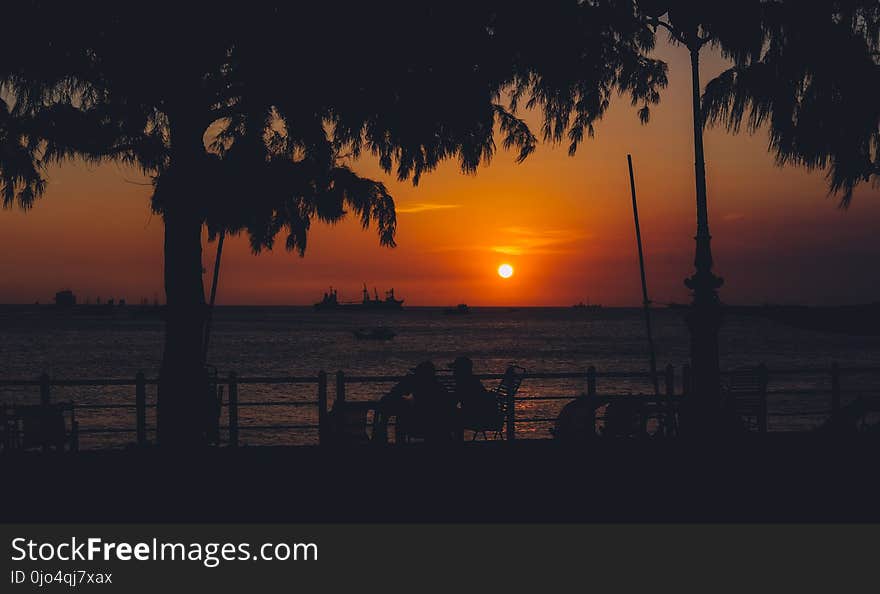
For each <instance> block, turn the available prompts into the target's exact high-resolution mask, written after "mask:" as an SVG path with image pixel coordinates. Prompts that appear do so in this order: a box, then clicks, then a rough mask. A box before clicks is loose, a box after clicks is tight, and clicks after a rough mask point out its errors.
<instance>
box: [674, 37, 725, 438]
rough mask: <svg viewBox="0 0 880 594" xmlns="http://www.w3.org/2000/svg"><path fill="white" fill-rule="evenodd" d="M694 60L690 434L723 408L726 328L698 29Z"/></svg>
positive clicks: (691, 45) (691, 46)
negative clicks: (721, 354) (716, 266)
mask: <svg viewBox="0 0 880 594" xmlns="http://www.w3.org/2000/svg"><path fill="white" fill-rule="evenodd" d="M684 39H685V40H686V44H685V45H686V47H687V48H688V51H689V53H690V58H691V79H692V82H693V120H694V122H693V123H694V173H695V180H696V194H697V235H696V237H695V240H696V253H695V256H694V274H693V275H692V276H690V277H689V278H687V279H685V281H684V284H685V286H687V288H688V289H690V290H691V294H692V296H693V301H692V303H691V307H690V310H689V311H688V314H687V318H686V320H687V325H688V329H689V331H690V338H691V369H692V372H693V374H692V385H691V386H690V392H689V393H690V394H692V397H691V402H689V403H687V406H686V411H685V422H684V423H683V425H685V427H684V429H685V430H686V431H688V432H690V433H693V432H695V431H701V430H711V427H710V425H711V424H712V423H711V421H712V419H713V418H714V417H715V416H716V415H717V413H718V412H719V410H720V392H721V373H720V367H719V361H718V333H719V330H720V328H721V302H720V301H719V299H718V289H719V288H720V287H721V285H722V284H723V283H724V280H723V279H721V278H720V277H718V276H715V274H714V273H713V272H712V246H711V241H712V236H711V235H710V234H709V211H708V206H707V201H706V160H705V154H704V151H703V111H702V106H701V103H700V96H701V89H702V87H701V86H700V49H701V48H702V47H703V45H705V44H706V43H707V42H708V39H706V38H701V37H699V35H698V34H697V32H696V31H693V32H691V33H689V34H688V35H686V36H685V37H684Z"/></svg>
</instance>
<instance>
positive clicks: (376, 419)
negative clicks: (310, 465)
mask: <svg viewBox="0 0 880 594" xmlns="http://www.w3.org/2000/svg"><path fill="white" fill-rule="evenodd" d="M370 413H372V415H370ZM371 417H372V418H371ZM385 422H386V419H385V417H384V415H382V414H381V412H380V411H379V403H378V402H372V401H370V402H344V403H341V405H339V406H337V405H334V406H333V408H332V409H331V411H330V414H329V423H330V436H331V439H332V441H333V442H334V443H338V444H347V445H358V444H367V443H381V442H384V437H383V436H385V435H386V432H385V431H382V429H384V426H383V425H382V424H383V423H385ZM368 430H369V431H368Z"/></svg>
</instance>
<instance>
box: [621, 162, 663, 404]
mask: <svg viewBox="0 0 880 594" xmlns="http://www.w3.org/2000/svg"><path fill="white" fill-rule="evenodd" d="M626 162H627V164H628V165H629V187H630V190H631V192H632V203H633V220H634V221H635V224H636V244H638V246H639V270H640V272H641V274H642V305H643V306H644V308H645V330H647V332H648V353H649V356H650V358H651V381H652V382H653V384H654V396H656V397H658V398H659V397H660V384H659V380H658V378H657V357H656V355H655V354H654V335H653V334H652V332H651V301H650V300H649V299H648V283H647V282H646V281H645V255H644V253H643V252H642V230H641V228H640V227H639V206H638V204H637V203H636V180H635V176H634V175H633V162H632V155H627V156H626Z"/></svg>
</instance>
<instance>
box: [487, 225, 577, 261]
mask: <svg viewBox="0 0 880 594" xmlns="http://www.w3.org/2000/svg"><path fill="white" fill-rule="evenodd" d="M500 231H501V233H502V234H506V235H507V236H508V238H507V239H508V241H506V242H505V243H503V244H499V245H493V246H491V247H490V249H491V250H492V251H493V252H496V253H498V254H506V255H508V256H520V255H523V254H529V255H542V254H563V253H567V252H571V251H572V249H571V248H566V247H564V246H566V245H567V244H571V243H574V242H576V241H578V240H582V239H588V238H589V237H590V236H589V235H588V234H586V233H582V232H580V231H574V230H572V229H529V228H526V227H505V228H502V229H500Z"/></svg>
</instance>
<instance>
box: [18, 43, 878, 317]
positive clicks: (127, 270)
mask: <svg viewBox="0 0 880 594" xmlns="http://www.w3.org/2000/svg"><path fill="white" fill-rule="evenodd" d="M657 53H658V56H659V57H661V58H662V59H665V60H667V62H669V65H670V72H669V78H670V86H669V88H668V89H667V90H666V92H665V93H664V95H663V101H662V103H661V105H660V106H658V107H656V108H655V109H654V111H653V114H652V120H651V123H650V124H649V125H648V126H641V125H640V124H639V123H638V118H637V117H636V114H635V111H634V110H633V109H632V108H631V107H630V106H629V104H628V101H627V100H626V99H625V98H624V99H622V100H619V101H617V102H616V103H615V104H614V105H613V106H612V108H611V110H610V112H609V114H608V115H607V117H606V118H605V120H604V121H602V122H600V123H599V125H598V127H597V136H596V138H594V139H592V140H588V141H586V142H585V143H584V144H583V145H582V146H581V147H580V149H579V150H578V154H577V156H576V157H573V158H571V157H568V156H567V153H566V147H564V146H560V147H554V146H549V145H541V146H540V147H539V149H538V151H536V153H535V154H533V155H532V156H531V157H529V159H528V160H527V161H526V162H525V163H523V164H520V165H517V164H516V163H515V161H514V156H515V155H513V154H511V153H507V152H504V151H501V150H499V152H498V154H497V155H496V157H495V159H494V160H493V162H492V163H491V165H489V166H488V167H483V168H481V169H480V170H479V172H478V173H477V174H476V175H463V174H461V173H460V172H459V171H458V169H457V167H456V164H455V163H454V162H449V163H445V164H444V165H443V166H441V167H440V168H439V169H438V170H437V171H435V172H433V173H430V174H428V175H426V176H425V177H423V179H422V180H421V182H420V184H419V186H418V187H413V186H412V185H411V184H409V183H398V182H396V181H395V180H394V177H393V176H389V175H385V174H384V173H382V172H381V171H380V170H379V168H378V166H377V165H376V163H375V160H374V159H372V158H364V159H362V160H361V161H360V162H358V163H355V164H354V165H355V168H356V169H357V170H358V172H359V173H361V174H363V175H368V176H371V177H374V178H378V179H382V180H383V181H385V183H386V184H387V185H388V186H389V188H390V189H391V190H392V193H393V195H394V196H395V199H396V202H397V205H398V222H399V232H398V237H397V243H398V247H397V248H395V249H388V248H382V247H380V246H379V243H378V239H377V237H376V235H375V233H374V232H372V231H369V232H363V231H361V230H360V227H359V225H358V224H357V222H356V221H354V220H349V221H345V222H343V223H340V224H338V225H336V226H335V227H329V226H326V225H322V224H316V225H315V226H314V230H313V232H312V235H311V236H310V238H309V249H308V252H307V254H306V256H305V258H302V259H301V258H299V257H298V256H296V255H293V254H290V253H287V252H285V251H284V250H283V249H281V250H277V251H276V252H274V253H265V254H262V255H260V256H253V255H251V253H250V250H249V247H248V245H247V242H246V240H245V239H244V238H236V239H233V240H232V241H230V242H228V243H227V248H226V249H225V251H224V262H223V268H222V272H221V285H220V291H219V295H218V302H219V303H221V304H305V303H311V302H313V301H315V300H317V299H318V298H319V297H320V295H321V293H322V291H324V290H325V289H326V287H327V286H328V285H331V284H332V285H333V286H335V287H338V288H339V290H340V295H341V297H342V298H343V299H353V298H357V297H358V296H359V291H360V287H361V283H362V282H364V281H366V282H367V283H368V284H369V286H370V287H371V288H372V287H373V286H377V287H378V288H379V290H380V292H381V291H382V290H383V288H387V287H391V286H393V287H394V288H395V289H396V292H397V294H398V296H399V297H404V298H405V299H406V303H407V304H412V305H445V304H454V303H459V302H466V303H468V304H470V305H570V304H572V303H575V302H577V301H581V300H584V301H586V300H590V301H592V302H594V303H597V302H598V303H604V304H606V305H635V304H638V303H639V301H640V288H639V275H638V260H637V255H636V249H635V239H634V234H633V226H632V210H631V203H630V197H629V181H628V174H627V169H626V154H627V152H630V153H632V154H633V159H634V163H635V170H636V184H637V187H638V197H639V208H640V215H641V223H642V234H643V238H644V242H645V257H646V262H647V267H648V288H649V291H650V294H651V297H652V299H654V300H655V301H657V302H669V301H685V300H686V299H687V293H686V290H685V288H684V286H683V285H682V279H684V278H685V277H686V276H687V275H688V274H689V273H690V271H691V268H692V259H693V239H692V237H693V234H694V224H695V223H694V216H695V213H694V211H695V206H694V188H693V147H692V137H691V124H690V121H691V120H690V118H691V115H690V97H689V88H690V80H689V71H688V66H687V60H686V52H685V51H684V50H683V49H681V48H675V47H668V46H665V45H664V46H662V47H661V48H659V50H658V52H657ZM704 64H705V66H704V80H708V77H709V76H711V75H712V74H714V73H716V72H718V71H719V70H720V69H721V67H722V65H723V62H722V61H721V59H720V58H718V57H717V56H713V55H711V54H710V53H709V52H705V59H704ZM528 119H529V121H530V122H531V123H534V124H536V123H537V122H536V120H535V118H534V117H533V116H530V117H529V118H528ZM534 129H535V130H537V126H535V128H534ZM766 147H767V137H766V134H763V133H761V134H757V135H755V136H748V135H739V136H732V135H729V134H727V133H726V132H724V131H723V130H720V129H719V130H709V131H708V133H707V135H706V152H707V160H708V185H709V209H710V226H711V230H712V234H713V249H714V254H715V261H716V271H717V273H718V274H720V275H721V276H723V277H725V279H726V286H725V287H724V288H723V289H722V299H723V300H725V301H726V302H729V303H762V302H776V303H780V302H786V303H788V302H797V303H821V304H825V303H846V302H865V301H873V300H880V282H877V273H876V272H875V271H876V269H877V265H876V261H877V260H878V256H880V243H878V239H877V234H876V231H877V229H880V201H878V198H880V191H878V190H873V189H870V188H863V189H860V191H858V192H857V193H856V197H855V200H854V203H853V205H852V207H851V208H850V209H849V211H840V210H838V209H837V208H836V202H835V201H834V199H832V198H828V197H827V195H826V186H825V182H824V177H823V174H822V172H814V173H808V172H806V171H804V170H801V169H796V168H785V169H780V168H777V167H776V166H775V164H774V162H773V158H772V156H771V155H770V154H768V153H767V151H766ZM50 173H51V175H50V184H49V190H48V192H47V194H46V196H45V197H44V198H43V199H42V200H40V201H39V202H38V203H37V205H36V207H35V208H34V209H32V210H31V211H30V212H27V213H23V212H20V211H2V212H0V250H2V252H3V254H4V257H3V258H2V259H0V302H33V301H35V300H38V299H39V300H40V301H41V302H47V301H49V300H50V299H51V297H52V295H53V294H54V293H55V291H56V290H58V289H60V288H66V287H70V288H72V289H73V290H74V291H75V292H76V293H77V295H78V296H79V297H80V299H84V298H86V297H90V298H91V299H92V300H94V298H95V297H96V296H100V297H103V298H107V297H110V296H114V297H117V298H118V297H125V298H126V299H128V301H129V302H136V301H139V300H140V299H141V298H143V297H148V298H150V299H152V298H153V296H154V295H156V294H158V295H159V296H160V298H161V295H162V286H161V278H162V256H161V250H162V221H161V218H159V217H157V216H154V215H151V214H150V211H149V206H148V198H149V194H150V187H149V185H145V184H146V180H145V179H144V178H143V177H142V176H141V175H140V174H138V173H137V172H136V171H133V170H130V169H127V168H124V167H120V166H117V165H106V166H100V167H92V166H87V165H84V164H81V163H71V164H67V165H64V166H63V167H60V168H55V169H53V170H52V171H51V172H50ZM213 249H214V245H213V244H210V246H209V248H208V250H207V251H206V256H205V262H206V265H207V267H208V268H209V269H210V265H211V262H213V259H212V258H213ZM502 262H507V263H510V264H512V265H513V266H514V268H515V270H516V274H515V275H514V276H513V278H511V279H509V280H502V279H500V278H499V277H498V275H497V274H496V272H495V271H496V269H497V267H498V265H499V264H501V263H502Z"/></svg>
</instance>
